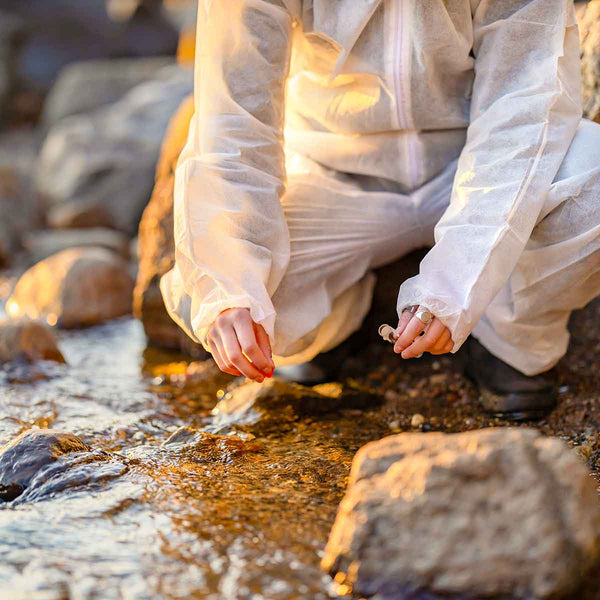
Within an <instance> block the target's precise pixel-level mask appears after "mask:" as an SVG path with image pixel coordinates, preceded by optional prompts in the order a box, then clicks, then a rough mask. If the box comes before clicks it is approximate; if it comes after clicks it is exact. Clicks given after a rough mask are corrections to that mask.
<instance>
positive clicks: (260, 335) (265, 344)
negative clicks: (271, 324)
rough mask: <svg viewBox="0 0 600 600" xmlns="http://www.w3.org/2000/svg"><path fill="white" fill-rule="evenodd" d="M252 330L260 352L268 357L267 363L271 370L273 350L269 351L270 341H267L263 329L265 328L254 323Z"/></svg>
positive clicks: (266, 335) (273, 364)
mask: <svg viewBox="0 0 600 600" xmlns="http://www.w3.org/2000/svg"><path fill="white" fill-rule="evenodd" d="M254 332H255V335H256V341H257V342H258V345H259V347H260V349H261V350H262V353H263V354H264V355H265V356H266V357H267V358H268V359H269V365H270V367H271V371H273V369H275V363H274V362H273V352H272V351H271V342H270V341H269V336H268V334H267V332H266V331H265V328H264V327H263V326H262V325H258V324H256V323H254Z"/></svg>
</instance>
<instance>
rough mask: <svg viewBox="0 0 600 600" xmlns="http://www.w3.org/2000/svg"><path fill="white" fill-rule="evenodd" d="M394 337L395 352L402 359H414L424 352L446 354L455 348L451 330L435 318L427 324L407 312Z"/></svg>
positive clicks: (404, 313)
mask: <svg viewBox="0 0 600 600" xmlns="http://www.w3.org/2000/svg"><path fill="white" fill-rule="evenodd" d="M423 331H424V332H425V333H424V334H423V335H421V332H423ZM394 337H395V338H396V341H395V343H394V352H396V354H400V355H401V356H402V358H414V357H415V356H419V355H420V354H422V353H423V352H429V353H430V354H446V352H450V350H452V348H453V347H454V342H453V341H452V335H451V333H450V330H449V329H448V328H447V327H446V326H445V325H444V324H443V323H442V322H441V321H440V320H439V319H437V318H435V317H434V318H433V319H432V320H431V321H430V322H429V323H427V324H425V323H423V321H421V319H418V318H417V317H416V316H415V315H414V314H413V313H411V312H410V311H407V310H406V311H404V312H403V313H402V316H401V317H400V320H399V321H398V327H397V328H396V335H395V336H394Z"/></svg>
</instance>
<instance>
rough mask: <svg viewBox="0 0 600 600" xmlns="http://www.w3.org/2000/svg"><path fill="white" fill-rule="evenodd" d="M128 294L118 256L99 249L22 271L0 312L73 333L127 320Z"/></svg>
mask: <svg viewBox="0 0 600 600" xmlns="http://www.w3.org/2000/svg"><path fill="white" fill-rule="evenodd" d="M132 293H133V278H132V276H131V275H130V274H129V272H128V265H127V263H126V262H125V261H124V260H123V259H121V258H120V257H119V256H117V255H116V254H114V253H113V252H111V251H109V250H106V249H104V248H71V249H69V250H63V251H62V252H59V253H58V254H55V255H53V256H51V257H49V258H47V259H45V260H43V261H41V262H39V263H37V264H36V265H34V266H33V267H31V269H29V270H28V271H26V272H25V273H24V274H23V276H22V277H21V278H20V279H19V281H18V282H17V285H16V286H15V289H14V292H13V294H12V295H11V297H10V298H9V299H8V301H7V304H6V307H7V312H8V313H9V315H11V316H12V317H19V316H27V317H29V318H32V319H38V318H41V319H43V320H45V321H46V322H47V323H49V324H50V325H58V326H60V327H64V328H76V327H85V326H88V325H95V324H97V323H101V322H103V321H106V320H109V319H114V318H116V317H120V316H122V315H126V314H129V312H131V301H132Z"/></svg>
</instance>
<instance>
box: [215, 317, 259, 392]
mask: <svg viewBox="0 0 600 600" xmlns="http://www.w3.org/2000/svg"><path fill="white" fill-rule="evenodd" d="M219 334H220V336H221V342H222V344H223V350H224V353H225V356H223V358H224V359H225V364H226V366H227V367H228V368H231V367H233V368H235V369H237V370H238V371H240V372H241V373H242V375H245V376H246V377H248V378H249V379H254V380H255V381H258V382H259V383H262V382H263V381H264V378H265V375H264V373H261V372H260V371H259V370H258V369H257V368H256V367H255V366H254V365H253V364H252V363H251V362H250V361H249V360H248V359H247V358H246V357H245V356H244V353H243V352H242V348H241V347H240V343H239V341H238V338H237V334H236V332H235V329H234V328H233V326H232V325H225V326H224V327H223V328H222V329H220V330H219Z"/></svg>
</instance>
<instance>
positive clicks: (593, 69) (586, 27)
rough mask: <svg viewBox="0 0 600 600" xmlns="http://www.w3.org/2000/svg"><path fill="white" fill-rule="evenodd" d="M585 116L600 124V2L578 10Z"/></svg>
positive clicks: (595, 1) (590, 3)
mask: <svg viewBox="0 0 600 600" xmlns="http://www.w3.org/2000/svg"><path fill="white" fill-rule="evenodd" d="M577 17H578V20H579V36H580V42H581V74H582V78H583V107H584V116H585V117H586V118H588V119H592V120H594V121H597V122H599V123H600V0H592V2H589V3H587V4H581V5H580V6H579V7H578V9H577Z"/></svg>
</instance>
